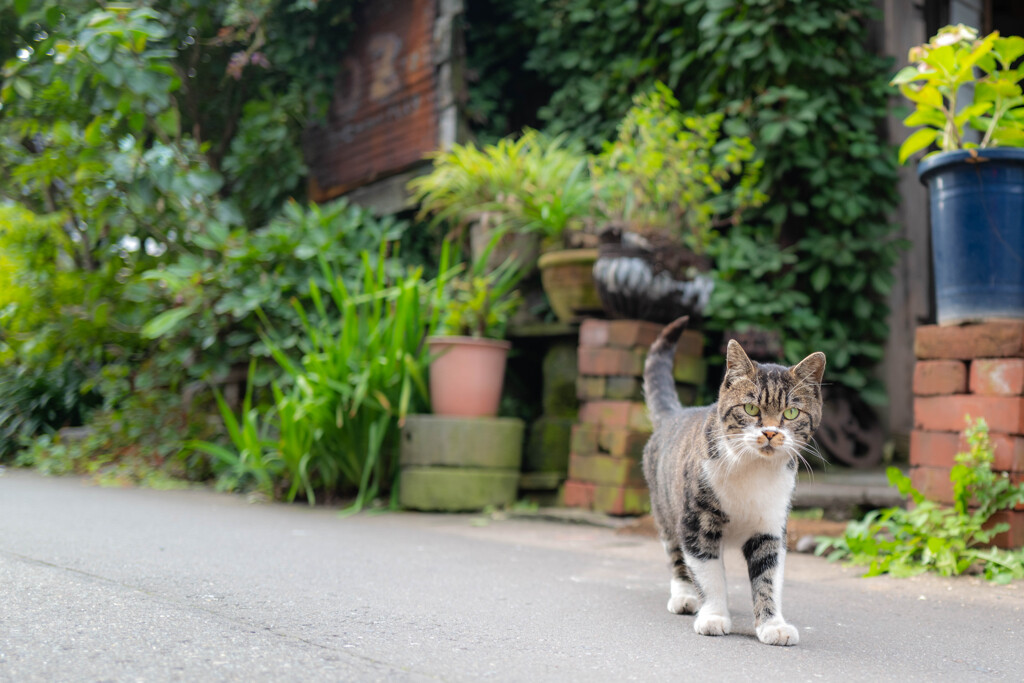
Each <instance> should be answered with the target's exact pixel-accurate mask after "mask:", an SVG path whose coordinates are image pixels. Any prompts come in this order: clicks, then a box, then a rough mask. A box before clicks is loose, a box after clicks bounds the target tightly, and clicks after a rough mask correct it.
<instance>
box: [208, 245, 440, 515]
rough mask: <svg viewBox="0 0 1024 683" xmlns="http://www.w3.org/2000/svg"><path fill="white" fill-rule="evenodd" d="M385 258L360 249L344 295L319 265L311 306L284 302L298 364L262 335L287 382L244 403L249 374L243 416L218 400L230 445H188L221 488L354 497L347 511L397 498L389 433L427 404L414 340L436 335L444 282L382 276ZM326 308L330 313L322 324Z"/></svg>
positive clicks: (423, 360)
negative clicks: (212, 463)
mask: <svg viewBox="0 0 1024 683" xmlns="http://www.w3.org/2000/svg"><path fill="white" fill-rule="evenodd" d="M386 249H387V245H386V244H382V245H381V247H380V251H379V252H378V255H377V258H376V259H371V257H370V255H369V254H368V253H367V252H363V254H362V278H361V280H360V281H358V284H356V285H355V286H354V288H353V290H352V291H350V290H349V287H348V286H347V285H346V284H345V281H344V278H342V277H341V276H340V274H338V273H335V272H332V271H331V269H330V268H329V266H328V265H327V262H326V261H325V260H322V259H321V261H320V264H321V267H322V268H323V279H324V281H325V282H326V287H325V289H324V290H323V291H321V288H320V287H319V286H318V285H317V284H316V283H311V284H310V301H311V305H310V307H309V308H306V307H304V306H303V305H302V304H300V303H298V302H295V303H294V306H295V311H296V313H297V314H298V316H299V319H300V329H301V331H302V335H301V337H300V338H299V340H298V348H299V349H301V351H302V356H301V358H299V359H298V360H296V359H294V358H293V357H292V356H291V355H289V354H288V353H286V351H285V349H284V348H283V346H282V345H280V344H279V343H277V342H276V341H275V340H276V339H279V338H280V336H279V335H278V334H276V333H274V332H273V331H271V332H270V334H268V335H267V336H265V337H264V341H265V343H266V344H267V346H268V347H269V349H270V352H271V354H272V355H273V358H274V360H275V361H276V362H277V363H278V364H279V366H280V367H281V368H282V369H283V370H284V371H285V375H286V377H285V380H284V381H282V382H281V383H277V382H275V383H274V384H273V385H272V391H273V403H272V404H271V406H269V407H268V408H260V407H258V406H257V405H256V404H255V403H254V400H253V394H252V393H251V392H252V385H253V381H252V380H253V369H252V367H251V369H250V384H249V393H247V394H246V397H245V401H244V403H243V406H242V415H241V418H236V417H235V415H234V414H233V413H232V412H231V409H230V408H229V407H228V406H227V405H226V404H225V403H224V401H223V400H221V399H218V401H219V404H220V409H221V414H222V416H223V418H224V421H225V424H226V426H227V429H228V433H229V437H230V439H231V447H224V446H221V445H218V444H215V443H210V442H195V443H193V444H192V446H193V447H194V448H196V449H199V450H203V451H205V452H207V453H210V454H211V455H213V456H214V457H215V458H216V459H217V461H218V463H217V465H216V467H217V469H218V471H219V474H220V477H221V479H220V481H221V485H222V486H223V487H224V488H229V489H233V488H238V487H242V486H245V485H246V484H247V483H250V482H253V483H255V485H256V486H257V487H258V488H260V489H261V490H263V491H264V492H265V493H266V494H267V495H271V496H275V497H281V498H286V499H287V500H294V499H295V497H296V496H297V495H298V494H300V493H301V494H302V495H303V496H304V497H305V498H306V499H307V500H308V501H309V503H310V504H312V503H314V502H315V500H316V497H317V495H319V494H320V493H322V494H324V495H326V497H327V498H328V499H330V498H331V497H333V496H335V495H337V494H339V493H347V492H350V491H354V492H355V493H356V499H355V502H354V504H353V509H360V508H361V507H362V506H363V505H365V504H366V503H368V502H369V501H370V500H372V499H374V498H376V497H377V496H378V495H379V494H380V493H382V492H385V491H387V490H389V489H390V491H391V493H392V497H393V500H394V499H395V498H394V496H395V495H396V494H397V490H396V488H395V486H394V481H395V476H396V475H397V472H398V468H397V458H398V449H397V446H398V433H399V427H400V425H401V423H402V422H403V420H404V418H405V416H406V415H407V414H408V413H410V412H417V411H422V410H424V409H426V407H427V404H428V401H429V399H428V396H427V389H426V382H425V381H424V373H425V372H426V367H427V364H428V362H429V356H428V353H427V350H426V346H425V345H424V343H423V342H424V339H425V338H426V337H427V336H428V335H429V334H431V333H432V332H433V331H434V330H435V329H436V327H437V322H438V315H439V307H438V306H437V303H438V302H439V301H440V299H439V297H440V295H441V287H442V284H443V279H442V280H438V281H435V282H434V283H430V282H426V281H424V279H423V277H422V269H421V268H412V269H409V270H408V271H406V272H404V273H400V274H398V275H395V276H389V275H388V272H387V271H388V269H387V268H386V266H385V259H384V256H385V253H386ZM441 269H442V272H446V271H447V253H446V252H445V254H443V255H442V261H441ZM329 302H330V303H331V304H333V306H334V309H335V310H336V311H337V313H336V315H328V305H329ZM267 322H268V323H269V321H267ZM270 327H271V330H272V326H270Z"/></svg>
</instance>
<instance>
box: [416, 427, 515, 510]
mask: <svg viewBox="0 0 1024 683" xmlns="http://www.w3.org/2000/svg"><path fill="white" fill-rule="evenodd" d="M523 431H524V424H523V422H522V420H517V419H515V418H507V417H502V418H458V417H440V416H437V415H410V416H409V417H408V418H407V419H406V423H405V427H404V428H403V429H402V443H401V453H400V460H399V462H400V465H401V471H400V473H399V484H398V486H399V489H398V490H399V495H398V500H399V503H400V504H401V505H402V507H406V508H411V509H414V510H440V511H447V512H458V511H467V510H481V509H483V508H485V507H487V506H491V505H495V506H501V505H510V504H511V503H513V502H515V500H516V492H517V488H518V484H519V467H520V464H521V462H522V455H523Z"/></svg>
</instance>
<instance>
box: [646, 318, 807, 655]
mask: <svg viewBox="0 0 1024 683" xmlns="http://www.w3.org/2000/svg"><path fill="white" fill-rule="evenodd" d="M686 322H687V318H680V319H678V320H676V321H675V322H673V323H671V324H669V325H668V326H666V327H665V329H664V330H663V331H662V332H661V335H660V336H659V337H658V339H657V340H656V341H655V342H654V344H653V345H652V346H651V351H650V353H649V354H648V357H647V363H646V366H645V367H644V393H645V395H646V401H647V409H648V412H649V413H650V416H651V422H652V423H653V425H654V433H653V434H652V435H651V438H650V441H648V443H647V446H646V448H645V449H644V476H645V477H646V478H647V484H648V486H649V487H650V491H651V508H652V512H653V514H654V520H655V523H656V524H657V527H658V531H659V533H660V535H661V540H662V543H663V544H664V545H665V551H666V552H667V553H668V555H669V558H670V560H671V564H672V581H671V584H670V591H671V597H670V598H669V601H668V609H669V611H670V612H674V613H676V614H693V613H694V612H696V614H697V617H696V619H695V620H694V623H693V627H694V629H695V630H696V631H697V633H700V634H702V635H707V636H720V635H725V634H727V633H729V630H730V629H731V627H732V621H731V619H730V617H729V607H728V605H727V604H726V585H725V565H724V564H723V563H722V549H723V544H725V543H729V544H730V545H739V546H741V547H742V550H743V555H744V557H745V558H746V560H747V569H748V572H749V575H750V585H751V591H752V592H753V599H754V622H755V628H756V631H757V637H758V640H760V641H761V642H762V643H767V644H769V645H796V644H797V642H799V640H800V635H799V633H798V632H797V630H796V628H794V627H793V626H791V625H790V624H789V623H787V622H786V620H785V619H784V618H783V616H782V569H783V563H784V561H785V558H786V519H787V517H788V514H789V506H790V497H791V495H792V493H793V487H794V486H795V482H796V470H797V461H798V458H800V457H801V456H800V451H801V449H802V448H804V447H805V446H807V445H808V443H809V442H810V440H811V436H812V435H813V434H814V430H815V429H816V428H817V427H818V424H819V423H820V422H821V403H822V401H821V378H822V375H823V374H824V372H825V354H823V353H820V352H818V353H812V354H811V355H809V356H808V357H807V358H805V359H804V360H803V361H801V362H800V363H799V364H798V365H795V366H793V367H791V368H786V367H783V366H781V365H773V364H768V363H763V364H761V363H755V362H753V361H751V360H750V359H749V358H748V357H747V354H746V353H744V351H743V348H742V347H741V346H740V345H739V343H738V342H736V341H735V340H730V341H729V347H728V351H727V353H726V370H725V377H724V378H723V379H722V386H721V388H720V389H719V394H718V403H713V404H711V405H709V406H703V407H697V408H683V407H682V406H681V405H680V403H679V398H678V396H677V394H676V388H675V381H674V380H673V378H672V363H673V358H674V355H675V347H676V343H677V342H678V341H679V337H680V335H681V334H682V333H683V329H684V328H685V326H686ZM698 608H699V609H698Z"/></svg>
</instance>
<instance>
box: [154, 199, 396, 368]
mask: <svg viewBox="0 0 1024 683" xmlns="http://www.w3.org/2000/svg"><path fill="white" fill-rule="evenodd" d="M406 227H407V226H406V224H405V223H403V222H400V221H396V220H394V219H393V218H391V217H384V218H380V219H378V218H375V217H374V216H373V215H372V214H371V213H370V212H369V211H368V210H366V209H361V208H358V207H356V206H353V205H350V204H349V203H348V202H347V201H346V200H344V199H340V200H337V201H334V202H331V203H328V204H324V205H322V206H318V205H316V204H310V205H308V206H306V205H302V204H299V203H298V202H288V203H287V204H286V205H285V207H284V209H283V210H282V212H281V214H280V215H279V216H277V217H276V218H275V219H274V220H272V221H271V222H270V223H269V224H268V225H267V226H265V227H262V228H260V229H258V230H254V231H249V230H246V229H245V228H237V229H234V230H228V229H227V228H226V227H224V226H222V225H219V224H216V223H213V224H211V225H209V226H208V230H207V232H206V233H205V234H201V235H196V236H195V237H194V238H193V239H192V241H193V243H194V244H195V246H196V247H198V250H197V252H198V253H196V254H185V255H182V256H180V257H179V258H178V259H177V261H176V262H174V263H169V264H165V265H162V266H160V267H159V268H155V269H152V270H149V271H147V272H146V273H144V274H143V275H142V278H143V279H144V280H148V281H150V282H153V283H156V284H157V286H158V296H159V297H160V299H162V301H163V302H164V305H165V306H166V309H165V310H164V311H163V312H161V313H160V314H159V315H157V316H155V317H153V318H152V319H151V320H149V321H148V322H147V323H146V324H145V325H144V326H143V327H142V330H141V331H142V335H143V336H144V337H147V338H150V339H159V340H161V343H162V344H163V349H164V356H165V358H166V359H167V361H169V362H180V363H183V364H184V365H186V366H187V368H188V372H189V374H190V375H191V376H192V377H205V376H207V375H209V374H211V373H212V374H214V375H223V374H224V373H226V371H227V370H228V369H229V368H230V367H231V366H232V365H233V364H237V363H245V362H246V361H248V359H249V357H250V356H251V355H257V356H263V357H268V356H269V354H268V352H267V350H266V348H265V346H264V345H263V343H262V342H261V341H260V339H259V330H260V324H261V323H260V321H259V319H258V318H257V315H256V311H257V310H260V311H262V315H263V316H264V317H265V318H266V319H267V320H268V321H269V322H270V324H271V325H273V326H274V327H275V328H276V329H280V330H292V331H295V330H299V329H300V327H301V316H300V314H299V313H298V312H297V309H296V308H295V307H294V306H293V300H298V301H300V302H302V304H303V305H304V306H308V305H309V302H310V296H311V287H312V285H313V284H314V283H315V284H316V285H317V286H318V287H320V288H324V287H326V286H328V282H327V280H326V279H325V276H324V274H323V270H322V269H321V261H324V262H326V263H327V264H329V265H330V266H331V268H332V271H333V272H334V273H335V274H336V275H337V276H338V277H341V278H342V279H344V280H345V281H346V282H347V283H349V285H351V284H353V283H354V282H355V281H357V280H358V279H359V278H361V277H362V268H363V262H362V259H361V258H360V256H359V255H360V253H362V252H364V251H368V252H369V253H372V254H377V253H378V251H379V246H380V245H381V244H382V243H384V242H389V241H393V240H397V239H399V238H400V237H401V236H402V235H403V234H404V233H405V230H406ZM199 250H201V251H199ZM385 256H386V254H384V255H383V256H382V258H384V257H385ZM383 263H384V264H385V265H386V267H387V268H388V269H389V271H392V270H394V269H395V268H397V267H398V266H397V263H395V262H392V261H391V260H389V259H387V258H385V260H384V262H383ZM326 311H328V312H330V313H332V314H333V313H334V312H335V309H334V307H333V303H331V302H328V303H327V308H326ZM312 314H313V315H316V313H315V312H313V313H312ZM298 339H299V336H298V334H296V333H295V332H291V333H288V334H285V335H283V336H282V337H281V338H279V339H278V340H276V343H277V345H278V346H279V347H280V348H282V349H293V348H294V347H295V345H296V344H297V342H298ZM197 349H198V350H200V351H201V353H199V354H196V350H197Z"/></svg>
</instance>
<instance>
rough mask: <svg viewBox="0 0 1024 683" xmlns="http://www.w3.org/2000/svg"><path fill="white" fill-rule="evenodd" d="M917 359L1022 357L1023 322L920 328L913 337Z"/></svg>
mask: <svg viewBox="0 0 1024 683" xmlns="http://www.w3.org/2000/svg"><path fill="white" fill-rule="evenodd" d="M914 355H916V356H917V357H918V358H922V359H924V358H951V359H960V360H970V359H972V358H1007V357H1013V356H1017V357H1021V356H1024V322H999V323H983V324H980V325H964V326H963V327H940V326H938V325H922V326H920V327H918V328H917V332H916V334H915V335H914Z"/></svg>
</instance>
